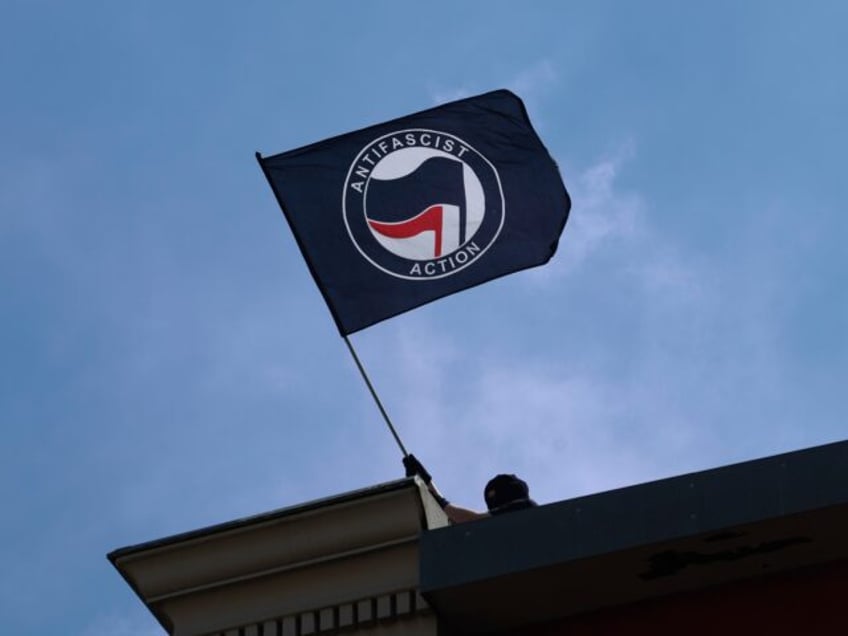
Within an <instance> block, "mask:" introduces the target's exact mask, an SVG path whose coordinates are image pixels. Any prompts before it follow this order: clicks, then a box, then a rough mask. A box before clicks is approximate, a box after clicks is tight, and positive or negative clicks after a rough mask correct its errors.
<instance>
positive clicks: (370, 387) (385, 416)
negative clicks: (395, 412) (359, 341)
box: [342, 334, 409, 457]
mask: <svg viewBox="0 0 848 636" xmlns="http://www.w3.org/2000/svg"><path fill="white" fill-rule="evenodd" d="M342 338H344V341H345V344H346V345H347V349H348V351H350V355H352V356H353V361H354V362H356V368H357V369H359V373H360V375H361V376H362V379H363V380H365V384H366V385H367V386H368V390H369V391H370V392H371V397H373V398H374V402H376V403H377V408H378V409H380V414H381V415H382V416H383V420H384V421H385V422H386V425H387V426H388V427H389V431H390V432H391V434H392V437H394V438H395V441H396V442H397V445H398V447H399V448H400V452H401V453H403V456H404V457H406V456H407V455H409V453H407V452H406V448H405V447H404V445H403V442H402V441H400V436H399V435H398V434H397V431H396V430H395V427H394V426H393V425H392V421H391V420H390V419H389V414H388V413H386V409H384V408H383V403H382V402H381V401H380V398H379V397H378V396H377V392H376V391H375V390H374V386H373V385H372V384H371V380H370V379H369V378H368V374H367V373H365V367H363V366H362V363H361V362H360V361H359V356H358V355H356V350H355V349H354V348H353V345H352V344H351V343H350V340H348V337H347V335H344V334H343V335H342Z"/></svg>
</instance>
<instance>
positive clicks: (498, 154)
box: [256, 90, 571, 335]
mask: <svg viewBox="0 0 848 636" xmlns="http://www.w3.org/2000/svg"><path fill="white" fill-rule="evenodd" d="M256 156H257V159H258V161H259V163H260V165H261V167H262V169H263V171H264V173H265V176H266V177H267V179H268V182H269V184H270V185H271V188H272V189H273V191H274V194H275V196H276V198H277V201H278V203H279V204H280V207H281V208H282V209H283V213H284V214H285V217H286V219H287V220H288V223H289V226H290V227H291V230H292V232H293V234H294V236H295V240H296V241H297V244H298V246H299V247H300V250H301V252H302V254H303V257H304V259H305V260H306V263H307V266H308V267H309V271H310V272H311V274H312V277H313V278H314V279H315V282H316V283H317V285H318V288H319V289H320V291H321V294H322V295H323V296H324V300H325V301H326V302H327V305H328V306H329V308H330V312H331V314H332V316H333V319H334V320H335V322H336V325H337V326H338V328H339V331H340V332H341V333H342V335H347V334H351V333H354V332H356V331H359V330H360V329H364V328H365V327H368V326H370V325H373V324H374V323H377V322H380V321H381V320H385V319H386V318H390V317H392V316H395V315H397V314H400V313H402V312H405V311H408V310H410V309H413V308H415V307H418V306H420V305H423V304H425V303H428V302H430V301H432V300H436V299H437V298H441V297H443V296H447V295H449V294H452V293H454V292H457V291H461V290H463V289H467V288H469V287H473V286H475V285H479V284H480V283H484V282H486V281H489V280H492V279H495V278H498V277H500V276H504V275H506V274H509V273H512V272H516V271H518V270H522V269H526V268H529V267H534V266H536V265H542V264H544V263H546V262H547V261H548V260H550V258H551V257H552V256H553V255H554V252H555V251H556V249H557V244H558V242H559V237H560V234H561V233H562V230H563V228H564V226H565V222H566V220H567V219H568V213H569V210H570V207H571V201H570V198H569V196H568V192H567V191H566V189H565V186H564V185H563V183H562V178H561V177H560V174H559V170H558V169H557V166H556V164H555V163H554V161H553V159H552V158H551V156H550V154H549V153H548V151H547V149H546V148H545V146H544V145H543V144H542V142H541V140H540V139H539V137H538V136H537V135H536V132H535V131H534V130H533V127H532V124H531V123H530V120H529V118H528V116H527V111H526V109H525V108H524V104H523V103H522V101H521V99H520V98H518V96H516V95H514V94H513V93H511V92H509V91H507V90H498V91H493V92H490V93H485V94H483V95H478V96H476V97H471V98H468V99H462V100H458V101H455V102H451V103H449V104H445V105H442V106H438V107H436V108H431V109H429V110H425V111H422V112H419V113H415V114H413V115H409V116H407V117H401V118H399V119H395V120H393V121H389V122H386V123H382V124H378V125H376V126H371V127H369V128H365V129H362V130H358V131H356V132H352V133H348V134H345V135H341V136H338V137H333V138H331V139H327V140H325V141H321V142H318V143H315V144H312V145H309V146H305V147H303V148H298V149H296V150H291V151H289V152H284V153H282V154H278V155H274V156H270V157H262V156H261V155H259V153H257V155H256Z"/></svg>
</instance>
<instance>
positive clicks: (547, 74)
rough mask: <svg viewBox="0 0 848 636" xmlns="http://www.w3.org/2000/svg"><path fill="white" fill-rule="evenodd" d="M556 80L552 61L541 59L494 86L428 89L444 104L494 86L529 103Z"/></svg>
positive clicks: (436, 102)
mask: <svg viewBox="0 0 848 636" xmlns="http://www.w3.org/2000/svg"><path fill="white" fill-rule="evenodd" d="M557 81H558V76H557V72H556V67H555V66H554V64H553V62H551V61H550V60H547V59H543V60H539V61H538V62H536V63H535V64H532V65H531V66H528V67H526V68H524V69H522V70H520V71H519V72H518V73H517V74H516V75H514V76H513V77H511V78H509V79H506V80H505V81H504V82H503V83H498V84H497V85H496V86H492V85H485V86H484V85H479V84H474V83H471V84H463V85H462V86H454V87H438V88H433V89H431V90H430V96H431V99H432V100H433V103H434V104H444V103H446V102H452V101H455V100H457V99H463V98H465V97H470V96H472V95H476V94H478V93H482V92H485V91H489V90H493V89H495V88H508V89H509V90H511V91H513V92H514V93H516V94H517V95H518V96H520V97H521V98H522V99H523V100H524V102H525V103H528V104H529V103H533V102H535V100H536V99H538V98H539V97H540V96H541V94H542V93H543V92H545V91H547V90H548V89H549V88H551V87H552V86H554V85H555V84H556V83H557Z"/></svg>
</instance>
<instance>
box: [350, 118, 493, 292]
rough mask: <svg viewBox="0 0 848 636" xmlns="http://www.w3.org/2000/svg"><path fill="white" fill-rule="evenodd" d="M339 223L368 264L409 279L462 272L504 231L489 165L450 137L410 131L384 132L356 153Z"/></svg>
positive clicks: (468, 146) (468, 145)
mask: <svg viewBox="0 0 848 636" xmlns="http://www.w3.org/2000/svg"><path fill="white" fill-rule="evenodd" d="M342 211H343V214H344V222H345V226H346V227H347V231H348V234H349V235H350V238H351V240H352V241H353V244H354V245H355V246H356V248H357V249H358V250H359V253H360V254H362V256H364V257H365V258H366V259H367V260H368V261H369V262H370V263H371V264H372V265H374V267H377V268H378V269H380V270H382V271H383V272H385V273H387V274H391V275H392V276H396V277H398V278H405V279H408V280H428V279H434V278H444V277H445V276H450V275H451V274H455V273H456V272H458V271H460V270H462V269H465V268H466V267H468V266H469V265H471V264H472V263H473V262H475V261H476V260H477V259H479V258H480V257H481V256H482V255H483V254H484V253H485V252H486V250H487V249H488V248H489V247H490V246H491V245H492V243H493V242H494V241H495V239H496V238H497V237H498V234H499V233H500V231H501V228H502V227H503V221H504V197H503V190H502V188H501V182H500V178H499V177H498V173H497V170H495V167H494V166H493V165H492V164H491V162H489V160H488V159H486V158H485V157H484V156H483V155H482V154H480V153H479V152H478V151H477V150H475V149H474V148H473V147H472V146H471V145H470V144H467V143H465V142H464V141H463V140H462V139H460V138H459V137H457V136H455V135H451V134H449V133H445V132H440V131H436V130H425V129H410V130H399V131H397V132H393V133H389V134H387V135H383V136H382V137H379V138H377V139H375V140H374V141H372V142H371V143H369V144H368V145H367V146H365V147H364V148H363V149H362V150H361V151H360V153H359V154H358V155H357V156H356V159H354V161H353V163H352V164H351V166H350V170H349V171H348V174H347V179H345V185H344V196H343V198H342Z"/></svg>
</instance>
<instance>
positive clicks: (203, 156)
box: [0, 0, 848, 636]
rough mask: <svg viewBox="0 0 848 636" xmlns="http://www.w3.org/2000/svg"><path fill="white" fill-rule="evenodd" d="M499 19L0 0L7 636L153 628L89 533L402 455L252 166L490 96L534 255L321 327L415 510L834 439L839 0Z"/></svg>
mask: <svg viewBox="0 0 848 636" xmlns="http://www.w3.org/2000/svg"><path fill="white" fill-rule="evenodd" d="M526 5H527V6H525V5H521V7H520V8H519V5H518V4H517V3H515V2H499V1H487V2H465V3H450V2H431V3H427V5H426V8H425V5H422V4H421V3H411V2H359V3H341V2H337V3H332V2H325V3H318V2H315V3H308V2H299V3H295V2H249V3H209V2H204V3H201V2H186V3H166V2H146V3H116V2H105V1H104V2H82V3H61V2H48V1H43V2H42V1H37V0H33V1H29V2H23V1H20V2H16V1H14V0H13V1H11V2H6V3H5V4H4V11H3V19H2V21H0V81H2V93H3V96H2V101H0V104H2V113H3V117H2V118H0V140H2V143H0V167H2V170H0V289H2V294H0V321H1V322H2V327H3V328H2V330H0V352H2V360H3V363H2V365H0V374H2V375H0V418H2V429H0V430H1V431H2V433H0V435H2V438H0V440H2V443H0V471H2V472H0V496H2V500H3V502H4V514H3V522H2V524H0V545H2V546H3V547H2V550H3V562H4V568H3V571H2V574H0V616H2V623H3V625H4V628H5V629H7V630H8V631H9V633H15V634H37V635H41V634H45V635H46V634H58V633H62V634H79V635H82V636H152V635H153V634H159V633H161V630H160V629H159V627H158V625H157V624H156V623H155V621H154V620H153V619H152V618H151V617H150V616H149V615H148V614H147V612H146V610H145V609H144V608H143V606H142V605H141V603H140V602H139V601H138V600H137V599H136V598H135V597H134V596H133V594H132V592H131V591H130V590H129V588H128V587H127V586H126V585H125V584H124V583H123V581H122V580H121V579H120V578H119V576H118V575H117V574H116V573H115V572H114V571H113V570H112V568H111V566H110V565H109V564H108V563H107V561H106V559H105V554H106V553H107V552H109V551H110V550H112V549H114V548H117V547H121V546H125V545H129V544H134V543H139V542H142V541H146V540H150V539H154V538H158V537H162V536H165V535H168V534H172V533H176V532H180V531H184V530H190V529H194V528H198V527H202V526H205V525H209V524H212V523H217V522H221V521H226V520H229V519H232V518H236V517H239V516H244V515H250V514H254V513H258V512H263V511H267V510H270V509H274V508H278V507H281V506H288V505H293V504H296V503H300V502H303V501H306V500H310V499H313V498H317V497H322V496H326V495H331V494H335V493H339V492H344V491H347V490H350V489H354V488H359V487H362V486H367V485H371V484H374V483H377V482H382V481H387V480H391V479H394V478H397V477H400V476H401V475H402V469H401V464H400V456H399V453H398V450H397V448H396V447H395V445H394V442H393V440H392V439H391V437H390V435H389V434H388V432H387V431H386V430H385V427H384V424H383V423H382V421H381V419H380V417H379V414H378V412H377V410H376V408H375V407H374V405H373V403H372V402H371V400H370V396H369V395H368V393H367V391H366V389H365V386H364V384H363V383H362V381H361V380H360V378H359V377H358V375H357V372H356V369H355V367H354V365H353V362H352V361H351V359H350V357H349V355H348V353H347V350H346V348H345V346H344V343H343V341H342V340H341V339H340V338H339V336H338V332H337V331H336V328H335V326H334V325H333V323H332V320H331V318H330V315H329V312H328V311H327V309H326V307H325V305H324V304H323V301H322V299H321V298H320V295H319V293H318V291H317V289H316V288H315V285H314V284H313V282H312V280H311V279H310V277H309V274H308V272H307V269H306V267H305V265H304V264H303V262H302V261H301V257H300V255H299V253H298V251H297V249H296V246H295V244H294V241H293V239H292V238H291V236H290V233H289V231H288V228H287V227H286V225H285V222H284V220H283V218H282V215H281V214H280V212H279V210H278V208H277V206H276V204H275V202H274V200H273V196H272V194H271V192H270V190H269V188H268V186H267V184H266V182H265V180H264V177H263V176H262V174H261V172H260V170H259V168H258V167H257V165H256V162H255V160H254V158H253V153H254V151H256V150H259V151H261V152H263V153H264V154H273V153H276V152H281V151H283V150H287V149H290V148H294V147H297V146H300V145H303V144H306V143H310V142H313V141H317V140H320V139H324V138H326V137H329V136H332V135H335V134H339V133H343V132H346V131H348V130H353V129H357V128H361V127H363V126H367V125H370V124H374V123H377V122H380V121H384V120H386V119H390V118H394V117H398V116H401V115H404V114H407V113H410V112H414V111H417V110H421V109H423V108H427V107H430V106H432V105H435V104H437V103H439V102H441V101H445V100H450V99H454V98H458V97H463V96H468V95H472V94H476V93H481V92H485V91H488V90H492V89H495V88H501V87H506V88H510V89H512V90H514V91H516V92H517V93H518V94H520V95H521V96H522V97H523V98H524V100H525V102H526V104H527V107H528V110H529V112H530V115H531V118H532V119H533V122H534V124H535V126H536V128H537V130H538V132H539V134H540V136H541V137H542V139H543V140H544V142H545V143H546V145H547V146H548V148H549V149H550V151H551V153H552V154H553V156H554V157H555V159H556V160H557V162H558V163H559V166H560V169H561V172H562V174H563V178H564V181H565V183H566V186H567V187H568V189H569V191H570V192H571V194H572V198H573V201H574V205H573V209H572V215H571V218H570V220H569V222H568V225H567V227H566V230H565V232H564V234H563V237H562V240H561V243H560V251H559V252H558V254H557V255H556V257H555V258H554V260H553V261H552V262H551V263H550V264H549V265H548V266H546V267H543V268H538V269H534V270H530V271H527V272H523V273H519V274H516V275H514V276H510V277H507V278H504V279H501V280H498V281H495V282H493V283H490V284H487V285H484V286H481V287H478V288H475V289H473V290H470V291H467V292H465V293H462V294H458V295H455V296H452V297H450V298H447V299H444V300H441V301H438V302H436V303H432V304H430V305H428V306H426V307H423V308H421V309H418V310H415V311H413V312H410V313H407V314H404V315H402V316H400V317H397V318H395V319H392V320H390V321H387V322H384V323H381V324H379V325H377V326H375V327H372V328H371V329H368V330H366V331H364V332H361V333H359V334H356V335H354V336H353V337H352V340H353V342H354V344H355V346H356V347H357V349H358V351H359V353H360V356H361V357H362V359H363V362H364V363H365V365H366V367H367V368H368V369H369V372H370V373H371V376H372V379H373V381H374V383H375V385H376V386H377V389H378V391H379V392H380V394H381V396H382V398H383V400H384V402H385V404H386V407H387V409H388V410H389V412H390V414H391V415H392V418H393V419H394V421H395V423H396V425H397V427H398V429H399V432H400V434H401V436H402V438H403V439H404V442H405V444H406V445H407V447H408V448H409V449H410V450H412V451H413V452H415V453H416V454H417V455H418V456H419V457H420V458H421V459H422V460H423V461H424V463H425V464H426V465H427V466H428V468H429V469H430V471H431V472H432V473H433V474H434V476H435V477H436V480H437V482H438V483H439V485H440V487H441V488H442V490H443V491H444V493H445V494H446V495H447V496H448V498H450V499H452V500H455V501H457V502H460V503H463V504H466V505H469V506H477V507H480V506H482V497H481V492H480V491H481V489H482V485H483V484H484V483H485V481H486V480H487V479H488V478H489V477H490V476H491V475H493V474H495V473H497V472H505V471H506V472H517V473H519V474H520V475H522V476H524V477H525V478H526V479H527V480H528V481H529V482H530V485H531V489H532V491H533V494H534V495H535V496H536V498H537V499H538V500H539V501H540V502H549V501H556V500H560V499H566V498H569V497H573V496H577V495H583V494H588V493H593V492H598V491H601V490H604V489H608V488H613V487H617V486H622V485H628V484H633V483H639V482H643V481H646V480H650V479H655V478H660V477H664V476H670V475H674V474H679V473H682V472H687V471H693V470H700V469H705V468H710V467H713V466H717V465H721V464H727V463H730V462H735V461H740V460H744V459H750V458H754V457H760V456H764V455H769V454H773V453H776V452H781V451H788V450H793V449H797V448H801V447H806V446H812V445H816V444H821V443H826V442H830V441H834V440H838V439H843V438H845V437H846V412H848V397H846V391H845V389H844V377H845V374H846V371H848V343H847V342H846V336H845V334H846V331H847V330H848V298H846V296H847V295H846V288H848V275H847V274H846V272H848V256H846V250H845V248H844V246H843V243H844V237H845V236H846V235H848V220H846V214H845V208H846V205H845V201H846V200H848V179H846V178H845V176H844V174H843V173H844V166H845V159H844V157H845V148H846V147H848V127H846V122H845V113H846V112H848V83H847V82H846V80H845V72H844V62H845V59H846V57H847V55H846V54H848V50H846V49H848V45H847V44H846V42H848V26H846V25H848V5H846V4H845V3H842V2H837V1H833V2H826V1H822V2H816V3H802V2H770V1H768V2H767V1H765V0H763V1H759V2H754V1H751V2H729V1H725V2H722V1H719V2H713V3H709V4H699V5H697V6H696V5H695V4H694V3H681V2H672V1H671V0H668V1H665V2H659V1H655V2H651V1H648V2H640V3H629V2H570V3H565V2H535V3H526ZM45 598H46V599H48V602H47V603H46V605H45V603H44V600H45Z"/></svg>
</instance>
